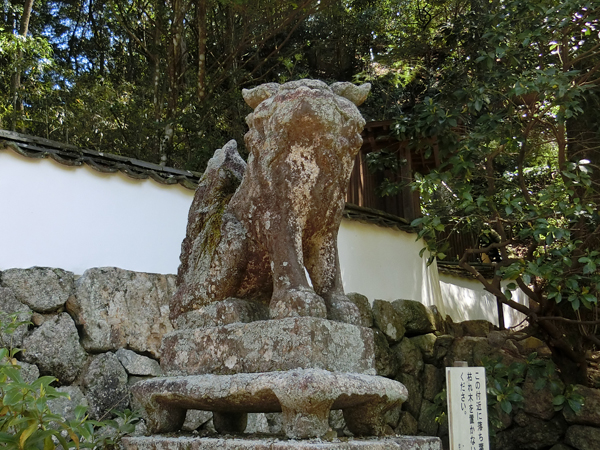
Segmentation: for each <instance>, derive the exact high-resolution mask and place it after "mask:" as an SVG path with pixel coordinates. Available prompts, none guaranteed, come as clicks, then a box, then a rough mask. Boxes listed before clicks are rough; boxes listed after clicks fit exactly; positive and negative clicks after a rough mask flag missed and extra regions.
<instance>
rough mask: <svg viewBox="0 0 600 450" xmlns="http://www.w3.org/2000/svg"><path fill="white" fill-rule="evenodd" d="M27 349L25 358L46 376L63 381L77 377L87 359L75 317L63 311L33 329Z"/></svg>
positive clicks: (27, 339) (25, 345)
mask: <svg viewBox="0 0 600 450" xmlns="http://www.w3.org/2000/svg"><path fill="white" fill-rule="evenodd" d="M23 347H24V348H26V349H27V350H26V351H25V352H24V354H23V359H24V360H25V361H26V362H28V363H32V364H35V365H37V366H38V368H39V369H40V372H41V373H42V374H43V375H53V376H55V377H56V378H58V379H59V380H60V382H61V383H71V382H72V381H74V380H75V378H76V377H77V375H78V374H79V371H80V370H81V368H82V367H83V364H84V363H85V360H86V358H87V353H86V352H85V351H84V350H83V348H82V347H81V345H80V344H79V334H78V333H77V328H75V323H73V319H71V316H69V315H68V314H67V313H61V314H59V315H57V316H55V317H53V318H51V319H48V320H47V321H46V322H44V324H43V325H42V326H41V327H39V328H37V329H36V330H34V331H33V333H32V334H31V335H29V336H27V337H26V338H25V339H24V340H23Z"/></svg>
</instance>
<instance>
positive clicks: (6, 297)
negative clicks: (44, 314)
mask: <svg viewBox="0 0 600 450" xmlns="http://www.w3.org/2000/svg"><path fill="white" fill-rule="evenodd" d="M15 313H16V314H17V321H19V322H23V321H26V320H30V319H29V317H30V315H31V309H29V307H28V306H27V305H25V304H24V303H22V302H20V301H19V300H17V298H16V297H15V295H14V293H13V291H12V289H11V288H7V287H0V320H1V321H3V322H6V323H8V322H11V320H9V317H8V316H9V315H10V314H15ZM26 333H27V325H21V326H19V327H17V328H16V329H15V330H14V331H13V333H12V334H9V333H0V347H6V348H14V347H17V348H21V347H22V345H23V337H25V334H26Z"/></svg>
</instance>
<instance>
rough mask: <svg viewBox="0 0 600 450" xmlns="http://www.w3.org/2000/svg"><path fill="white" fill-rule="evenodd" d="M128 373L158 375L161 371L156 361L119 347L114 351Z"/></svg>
mask: <svg viewBox="0 0 600 450" xmlns="http://www.w3.org/2000/svg"><path fill="white" fill-rule="evenodd" d="M115 355H116V356H117V358H118V359H119V362H120V363H121V364H122V365H123V367H124V368H125V370H126V371H127V373H128V374H129V375H137V376H141V377H144V376H153V377H160V376H161V375H162V374H163V373H162V370H161V368H160V364H159V363H158V361H155V360H154V359H152V358H148V357H147V356H142V355H138V354H137V353H136V352H134V351H132V350H127V349H124V348H121V349H119V350H117V352H116V353H115Z"/></svg>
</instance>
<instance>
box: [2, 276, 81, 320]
mask: <svg viewBox="0 0 600 450" xmlns="http://www.w3.org/2000/svg"><path fill="white" fill-rule="evenodd" d="M1 284H2V286H4V287H9V288H11V289H12V291H13V292H14V294H15V297H16V298H17V300H19V301H20V302H21V303H24V304H26V305H27V306H29V307H30V308H31V309H32V310H34V311H36V312H40V313H47V312H52V311H56V310H58V309H59V308H60V307H62V306H63V305H64V304H65V302H66V301H67V300H68V298H69V296H70V295H71V294H72V293H73V274H72V273H71V272H67V271H66V270H62V269H51V268H49V267H32V268H30V269H8V270H5V271H4V272H2V278H1Z"/></svg>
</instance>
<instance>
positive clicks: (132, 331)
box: [67, 267, 175, 358]
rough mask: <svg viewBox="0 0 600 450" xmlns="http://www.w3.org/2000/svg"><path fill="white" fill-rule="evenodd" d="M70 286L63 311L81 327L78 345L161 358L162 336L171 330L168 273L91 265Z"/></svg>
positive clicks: (172, 279) (172, 286)
mask: <svg viewBox="0 0 600 450" xmlns="http://www.w3.org/2000/svg"><path fill="white" fill-rule="evenodd" d="M75 285H76V286H75V296H74V297H72V298H71V299H70V300H69V302H68V303H67V310H68V311H69V312H70V313H71V315H72V316H73V317H74V318H75V321H76V323H77V325H80V326H81V327H82V330H83V339H82V341H81V343H82V345H83V347H84V348H85V349H86V350H87V351H89V352H94V353H96V352H107V351H111V350H118V349H119V348H129V349H131V350H134V351H136V352H139V353H146V352H148V353H150V354H151V355H152V356H154V357H155V358H158V357H159V356H160V354H159V349H160V344H161V341H162V337H163V335H164V334H165V333H168V332H170V331H173V327H172V325H171V322H170V320H169V300H170V298H171V296H172V295H173V293H174V292H175V277H174V276H173V275H158V274H149V273H140V272H131V271H128V270H122V269H118V268H115V267H104V268H94V269H89V270H86V271H85V272H84V274H83V275H82V276H81V277H80V278H79V279H78V280H77V282H76V283H75Z"/></svg>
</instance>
